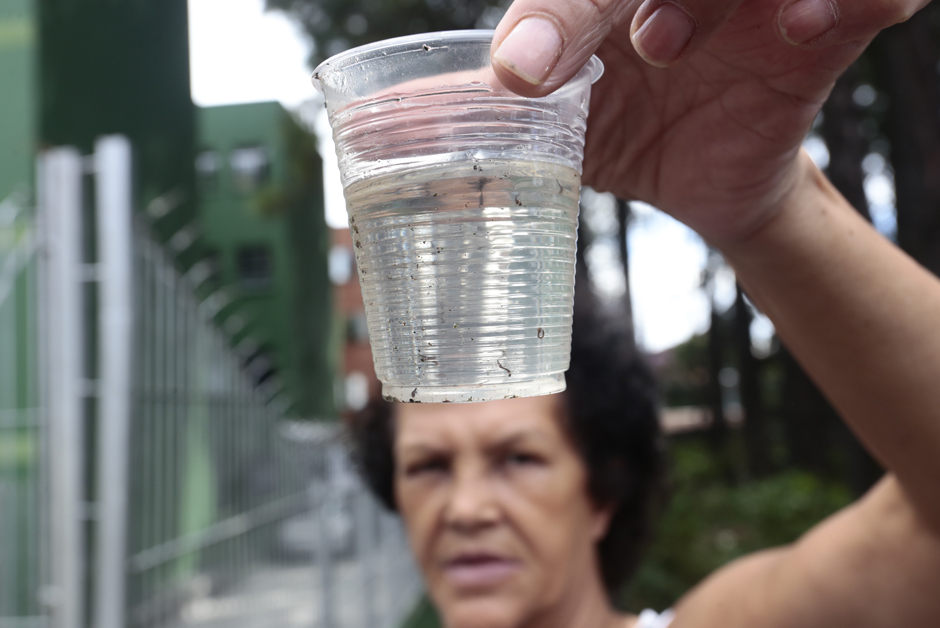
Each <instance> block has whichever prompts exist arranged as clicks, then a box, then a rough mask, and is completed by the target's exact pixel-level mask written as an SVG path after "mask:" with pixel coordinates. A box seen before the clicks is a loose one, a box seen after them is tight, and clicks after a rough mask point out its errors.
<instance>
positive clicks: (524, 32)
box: [491, 16, 564, 87]
mask: <svg viewBox="0 0 940 628" xmlns="http://www.w3.org/2000/svg"><path fill="white" fill-rule="evenodd" d="M563 47H564V37H562V34H561V31H560V29H559V28H558V26H557V25H556V24H555V23H554V22H553V21H552V20H550V19H548V18H546V17H543V16H530V17H525V18H523V19H522V20H520V21H519V22H518V23H517V24H516V25H515V26H514V27H513V28H512V30H510V31H509V33H508V34H507V35H506V36H505V37H504V38H502V40H501V41H499V43H496V42H495V41H494V46H493V48H494V49H493V50H492V51H491V56H492V60H493V64H494V66H498V67H500V68H502V69H503V70H504V71H505V72H507V73H509V74H511V75H513V76H515V77H516V78H518V79H519V80H520V81H522V82H523V83H526V84H529V85H531V86H533V87H538V86H540V85H542V84H543V83H545V81H546V80H547V79H548V77H549V76H550V75H551V73H552V70H554V69H555V64H556V63H557V62H558V59H559V58H560V57H561V53H562V49H563Z"/></svg>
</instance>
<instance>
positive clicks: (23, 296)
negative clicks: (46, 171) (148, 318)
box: [0, 195, 48, 628]
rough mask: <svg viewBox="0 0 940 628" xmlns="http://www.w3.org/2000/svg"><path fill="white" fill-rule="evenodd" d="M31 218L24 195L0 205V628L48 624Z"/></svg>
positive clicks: (36, 627)
mask: <svg viewBox="0 0 940 628" xmlns="http://www.w3.org/2000/svg"><path fill="white" fill-rule="evenodd" d="M33 218H34V216H33V212H32V209H31V207H30V205H29V203H28V199H27V198H26V197H25V195H14V196H11V197H9V198H7V199H6V200H4V201H3V202H0V628H40V627H44V626H47V625H48V617H47V608H46V607H45V606H44V605H43V603H42V599H41V598H42V596H43V595H44V594H45V593H46V589H45V587H44V585H45V583H46V582H47V572H46V569H45V567H46V560H45V559H46V555H45V552H46V549H47V548H48V542H47V536H46V529H45V513H44V506H45V503H44V502H43V500H42V499H41V496H42V495H43V494H44V487H45V479H46V478H45V476H44V466H43V464H42V460H43V442H44V439H43V429H44V424H45V418H46V415H45V414H44V413H43V412H42V410H41V407H40V387H39V377H38V375H39V370H38V364H37V362H38V353H39V346H38V339H39V335H38V317H37V300H38V294H37V286H38V278H37V263H36V261H37V260H36V242H37V237H36V231H35V228H34V220H33Z"/></svg>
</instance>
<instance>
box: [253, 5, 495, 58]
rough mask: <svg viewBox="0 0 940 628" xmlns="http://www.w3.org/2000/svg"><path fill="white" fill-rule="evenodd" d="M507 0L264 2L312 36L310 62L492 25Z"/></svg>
mask: <svg viewBox="0 0 940 628" xmlns="http://www.w3.org/2000/svg"><path fill="white" fill-rule="evenodd" d="M508 5H509V2H508V1H507V0H267V7H268V9H280V10H282V11H285V12H287V13H289V14H291V15H292V16H293V17H294V18H295V19H296V20H297V21H298V22H299V23H300V24H301V25H302V26H303V27H304V30H306V31H307V33H308V34H309V35H310V36H311V38H312V39H313V41H314V44H315V47H314V51H313V54H312V57H311V59H310V62H311V65H313V66H315V65H317V64H319V63H320V62H321V61H323V60H324V59H326V58H327V57H330V56H332V55H334V54H337V53H340V52H342V51H343V50H346V49H348V48H351V47H353V46H360V45H362V44H367V43H370V42H373V41H378V40H380V39H388V38H390V37H400V36H402V35H411V34H415V33H426V32H431V31H443V30H453V29H462V28H492V27H494V26H495V25H496V24H497V22H499V18H500V17H502V15H503V12H504V11H505V8H506V7H507V6H508Z"/></svg>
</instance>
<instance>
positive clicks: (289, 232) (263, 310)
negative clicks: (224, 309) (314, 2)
mask: <svg viewBox="0 0 940 628" xmlns="http://www.w3.org/2000/svg"><path fill="white" fill-rule="evenodd" d="M198 121H199V157H198V159H199V160H200V161H201V163H202V172H203V175H202V176H201V177H200V184H199V191H200V199H201V200H200V206H199V213H200V221H201V224H202V226H203V229H204V232H203V233H204V240H205V243H206V246H207V247H208V248H209V249H210V251H213V255H214V256H215V257H216V259H217V260H218V262H217V263H218V270H219V276H218V281H219V283H220V285H224V286H225V287H226V288H227V289H228V290H229V291H230V292H231V294H233V295H234V296H235V305H233V309H234V310H235V312H234V314H231V316H237V317H240V318H242V319H243V320H245V321H247V323H248V327H247V328H246V329H245V330H243V331H242V332H241V334H242V335H246V336H250V337H251V338H252V339H253V340H254V341H255V342H257V343H258V345H259V347H260V351H261V352H262V353H263V354H264V355H265V357H266V358H267V359H268V360H269V361H270V363H271V364H272V366H273V370H274V373H275V375H276V377H277V378H278V379H279V380H280V381H281V382H282V384H283V385H284V387H285V389H286V391H287V393H288V398H289V399H290V400H291V402H292V406H291V411H290V412H291V414H292V415H294V416H296V417H298V418H314V419H320V418H329V419H332V418H334V417H335V416H336V409H335V405H334V400H333V378H334V373H335V372H336V371H335V367H336V362H337V361H338V351H336V350H335V348H334V346H333V345H334V344H335V343H333V342H331V330H332V317H333V314H332V306H331V303H330V284H329V279H328V273H327V255H328V249H329V231H328V229H327V227H326V223H325V219H324V210H323V203H324V198H323V180H322V176H323V175H322V173H323V168H322V162H321V161H320V157H319V154H318V153H317V148H316V139H315V137H314V136H312V135H311V134H310V133H309V132H307V131H305V130H303V129H302V128H301V127H300V126H299V125H298V124H297V123H296V122H295V121H294V119H293V118H292V116H291V115H290V114H289V113H288V112H287V111H285V110H284V108H283V107H281V105H280V104H278V103H276V102H267V103H254V104H245V105H230V106H223V107H210V108H205V109H202V110H200V111H199V114H198ZM239 150H241V151H246V150H247V151H248V154H250V153H251V151H261V152H262V153H263V154H265V155H266V161H267V168H266V170H267V172H266V174H263V175H262V176H261V178H260V180H258V181H256V182H255V183H254V184H253V185H246V182H245V179H244V178H242V179H239V178H238V177H237V176H236V175H235V174H234V171H233V167H232V161H233V156H235V155H236V152H237V151H239ZM245 154H246V153H244V152H243V153H242V155H245ZM236 159H237V157H236ZM212 164H215V165H216V166H217V170H216V171H213V170H212V168H211V167H210V166H211V165H212ZM239 181H241V184H239ZM252 259H253V260H254V265H255V266H259V267H264V266H267V273H268V274H269V276H268V277H267V278H266V279H265V277H263V276H254V277H252V276H246V275H250V274H251V273H250V272H248V271H250V270H251V269H250V268H245V266H246V265H248V266H250V265H251V264H248V262H251V261H252ZM265 259H266V260H267V261H265ZM255 270H256V271H257V270H259V269H258V268H256V269H255ZM260 271H261V272H260V275H264V274H265V273H264V271H265V268H260Z"/></svg>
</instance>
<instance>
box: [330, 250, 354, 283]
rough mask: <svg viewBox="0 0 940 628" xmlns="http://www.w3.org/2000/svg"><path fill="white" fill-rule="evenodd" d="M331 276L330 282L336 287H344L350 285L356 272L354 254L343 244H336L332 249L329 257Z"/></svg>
mask: <svg viewBox="0 0 940 628" xmlns="http://www.w3.org/2000/svg"><path fill="white" fill-rule="evenodd" d="M328 259H329V275H330V281H331V282H333V285H335V286H343V285H346V284H347V283H349V280H350V279H352V276H353V273H354V272H355V270H356V269H355V266H354V263H355V261H354V260H353V253H352V251H351V250H349V247H346V246H344V245H342V244H336V245H334V246H333V248H331V249H330V256H329V258H328Z"/></svg>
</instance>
